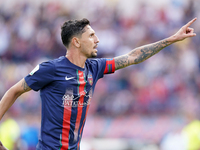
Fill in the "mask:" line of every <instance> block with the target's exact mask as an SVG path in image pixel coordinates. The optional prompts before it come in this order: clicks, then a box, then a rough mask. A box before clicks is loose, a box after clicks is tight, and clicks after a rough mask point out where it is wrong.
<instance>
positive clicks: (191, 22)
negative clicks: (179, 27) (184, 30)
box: [186, 18, 197, 27]
mask: <svg viewBox="0 0 200 150" xmlns="http://www.w3.org/2000/svg"><path fill="white" fill-rule="evenodd" d="M196 20H197V18H194V19H192V20H191V21H189V22H188V23H187V24H186V27H189V26H191V25H192V24H193V23H194V22H195V21H196Z"/></svg>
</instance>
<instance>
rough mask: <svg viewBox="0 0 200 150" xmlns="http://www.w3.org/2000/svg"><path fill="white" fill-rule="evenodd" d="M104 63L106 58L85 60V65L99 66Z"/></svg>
mask: <svg viewBox="0 0 200 150" xmlns="http://www.w3.org/2000/svg"><path fill="white" fill-rule="evenodd" d="M105 62H106V58H95V59H87V60H86V63H87V64H89V65H96V64H101V63H105Z"/></svg>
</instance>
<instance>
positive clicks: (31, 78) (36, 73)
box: [24, 62, 55, 91]
mask: <svg viewBox="0 0 200 150" xmlns="http://www.w3.org/2000/svg"><path fill="white" fill-rule="evenodd" d="M54 74H55V65H54V64H53V63H52V62H44V63H41V64H39V65H37V66H36V67H35V68H34V69H33V70H32V71H31V72H30V73H29V74H28V75H27V76H26V77H25V78H24V79H25V81H26V83H27V84H28V86H29V87H30V88H31V89H33V90H34V91H38V90H40V89H42V88H43V87H44V86H46V85H47V84H49V83H51V82H52V81H53V80H54Z"/></svg>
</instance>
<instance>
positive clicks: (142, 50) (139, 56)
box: [128, 40, 171, 64]
mask: <svg viewBox="0 0 200 150" xmlns="http://www.w3.org/2000/svg"><path fill="white" fill-rule="evenodd" d="M170 44H171V42H168V41H167V40H162V41H159V42H156V43H153V44H149V45H145V46H142V47H139V48H137V49H134V50H132V51H131V52H130V53H129V54H128V55H129V56H130V58H131V57H132V58H133V60H130V61H131V64H138V63H141V62H143V61H145V60H146V59H148V58H149V57H151V56H153V55H155V54H156V53H158V52H159V51H160V50H162V49H163V48H165V47H167V46H168V45H170Z"/></svg>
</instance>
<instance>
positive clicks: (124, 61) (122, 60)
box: [115, 55, 129, 70]
mask: <svg viewBox="0 0 200 150" xmlns="http://www.w3.org/2000/svg"><path fill="white" fill-rule="evenodd" d="M128 65H129V62H128V56H127V55H123V56H119V57H116V58H115V70H117V69H121V68H124V67H127V66H128Z"/></svg>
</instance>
